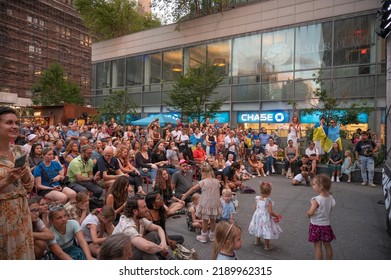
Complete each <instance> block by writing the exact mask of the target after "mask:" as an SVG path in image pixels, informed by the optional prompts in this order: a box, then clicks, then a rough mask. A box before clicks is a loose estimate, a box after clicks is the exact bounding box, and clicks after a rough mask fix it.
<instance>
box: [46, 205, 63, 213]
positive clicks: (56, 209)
mask: <svg viewBox="0 0 391 280" xmlns="http://www.w3.org/2000/svg"><path fill="white" fill-rule="evenodd" d="M62 209H64V205H63V204H59V205H53V206H50V207H49V211H50V212H56V211H59V210H62Z"/></svg>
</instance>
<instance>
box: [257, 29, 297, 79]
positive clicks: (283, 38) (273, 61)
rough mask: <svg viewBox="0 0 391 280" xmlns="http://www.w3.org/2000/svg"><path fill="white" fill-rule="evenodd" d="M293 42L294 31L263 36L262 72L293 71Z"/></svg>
mask: <svg viewBox="0 0 391 280" xmlns="http://www.w3.org/2000/svg"><path fill="white" fill-rule="evenodd" d="M293 42H294V29H287V30H281V31H276V32H270V33H265V34H263V35H262V65H260V66H261V72H262V73H267V72H281V71H292V70H293V54H294V48H293Z"/></svg>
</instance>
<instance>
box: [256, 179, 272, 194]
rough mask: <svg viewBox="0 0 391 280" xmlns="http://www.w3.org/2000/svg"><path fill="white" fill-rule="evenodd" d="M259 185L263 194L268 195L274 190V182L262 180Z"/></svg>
mask: <svg viewBox="0 0 391 280" xmlns="http://www.w3.org/2000/svg"><path fill="white" fill-rule="evenodd" d="M259 187H260V190H261V194H264V195H268V194H271V192H272V184H271V183H269V182H264V181H262V182H261V184H260V185H259Z"/></svg>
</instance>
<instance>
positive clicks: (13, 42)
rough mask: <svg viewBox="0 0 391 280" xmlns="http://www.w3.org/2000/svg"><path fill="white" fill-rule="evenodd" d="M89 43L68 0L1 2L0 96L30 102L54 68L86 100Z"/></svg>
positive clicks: (6, 0) (89, 74)
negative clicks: (56, 66) (35, 88)
mask: <svg viewBox="0 0 391 280" xmlns="http://www.w3.org/2000/svg"><path fill="white" fill-rule="evenodd" d="M91 44H92V38H91V36H90V34H89V32H88V29H87V28H86V27H85V26H84V25H83V23H82V20H81V18H80V15H79V13H78V12H77V11H76V9H75V8H74V7H73V1H72V0H57V1H56V0H47V1H45V0H38V1H37V0H0V92H6V93H16V94H17V95H18V97H23V98H31V97H32V93H31V87H32V85H33V84H34V83H35V82H37V80H38V79H39V78H40V76H41V75H42V73H43V71H44V70H45V69H46V68H48V66H49V65H50V64H52V63H53V62H59V63H60V64H61V65H62V67H63V68H64V71H65V73H66V78H67V79H69V80H72V81H74V82H76V83H77V84H79V85H80V88H81V92H82V94H83V95H84V96H87V95H89V94H90V79H91Z"/></svg>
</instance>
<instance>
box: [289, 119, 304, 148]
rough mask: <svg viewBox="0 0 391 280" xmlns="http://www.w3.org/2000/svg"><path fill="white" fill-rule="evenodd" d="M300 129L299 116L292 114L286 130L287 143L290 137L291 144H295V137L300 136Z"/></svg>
mask: <svg viewBox="0 0 391 280" xmlns="http://www.w3.org/2000/svg"><path fill="white" fill-rule="evenodd" d="M300 131H301V126H300V123H299V118H298V117H297V116H294V117H293V118H292V122H290V123H289V131H288V139H287V143H288V141H289V140H290V139H292V141H293V146H295V147H298V146H297V139H298V137H300Z"/></svg>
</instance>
